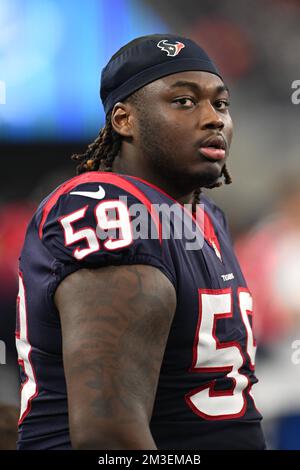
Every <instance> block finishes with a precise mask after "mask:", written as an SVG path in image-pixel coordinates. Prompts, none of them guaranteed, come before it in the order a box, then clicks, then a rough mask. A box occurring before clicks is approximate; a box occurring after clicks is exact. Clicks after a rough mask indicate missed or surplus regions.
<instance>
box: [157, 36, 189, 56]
mask: <svg viewBox="0 0 300 470" xmlns="http://www.w3.org/2000/svg"><path fill="white" fill-rule="evenodd" d="M157 47H159V48H160V49H161V50H163V51H165V52H166V53H167V55H169V56H172V57H174V56H175V55H177V54H179V52H180V51H181V49H183V48H184V47H185V45H184V44H183V43H182V42H178V41H176V44H171V43H170V42H168V41H167V39H162V40H161V41H159V43H157Z"/></svg>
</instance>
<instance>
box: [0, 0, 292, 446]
mask: <svg viewBox="0 0 300 470" xmlns="http://www.w3.org/2000/svg"><path fill="white" fill-rule="evenodd" d="M299 24H300V1H299V0H252V1H249V0H238V1H237V0H222V2H212V1H210V0H201V1H196V0H184V1H182V0H172V1H171V0H166V1H161V0H143V1H142V0H141V1H138V0H109V1H106V0H76V2H73V1H72V0H24V1H22V0H0V158H1V160H0V162H1V166H0V168H1V170H0V175H1V176H0V177H1V182H0V340H2V341H5V343H6V364H1V365H0V403H3V404H8V405H16V406H17V405H18V391H19V385H18V377H17V367H16V357H15V351H14V339H13V332H14V322H15V308H14V305H15V297H16V293H17V284H16V271H17V258H18V254H19V251H20V247H21V244H22V240H23V236H24V230H25V226H26V223H27V221H28V219H29V218H30V216H31V214H32V212H33V210H34V208H35V207H36V205H37V204H38V202H39V201H40V200H41V199H42V198H43V197H44V196H45V195H47V193H49V191H50V190H52V189H53V188H54V187H55V186H57V185H58V184H59V183H60V182H62V181H63V180H65V179H67V178H69V177H72V176H73V174H74V164H73V163H72V162H71V161H70V159H69V156H70V155H71V154H72V153H73V152H75V151H76V152H78V151H80V150H83V149H84V148H85V146H86V144H87V143H88V142H90V141H92V140H93V139H94V138H95V136H96V135H97V133H98V131H99V128H100V127H101V126H102V124H103V119H104V115H103V111H102V109H101V106H100V102H99V78H100V71H101V69H102V67H103V66H104V64H105V63H106V61H107V60H108V59H109V58H110V56H111V55H112V54H113V53H114V52H115V51H116V50H117V49H118V48H119V47H121V46H122V45H123V44H125V43H126V42H128V41H129V40H131V39H133V38H134V37H137V36H140V35H144V34H151V33H155V32H176V33H178V34H182V35H186V36H188V37H191V38H192V39H194V40H196V41H198V42H199V43H200V44H201V45H202V46H203V47H204V48H205V49H206V50H207V51H208V53H209V54H210V55H211V56H212V57H213V58H214V59H215V61H216V62H217V64H218V65H219V68H220V69H221V71H222V72H223V74H224V76H225V77H227V81H228V85H229V87H230V90H231V96H232V105H231V112H232V116H233V119H234V122H235V137H234V142H233V146H232V152H231V160H230V163H229V168H230V171H231V173H232V176H233V184H232V185H231V186H229V187H223V188H221V189H217V190H214V191H213V192H212V193H211V194H210V196H212V197H213V199H215V200H216V201H217V203H218V204H219V205H220V206H221V207H222V208H223V209H224V210H225V212H226V214H227V216H228V218H229V220H230V226H231V230H232V234H233V238H234V241H235V243H236V249H237V253H238V256H239V257H240V260H241V263H242V266H243V268H244V271H245V273H246V276H247V278H248V281H249V284H250V288H251V289H252V292H253V295H254V302H255V307H256V333H257V337H258V346H259V349H258V357H257V363H258V367H257V371H258V375H259V378H260V383H259V384H258V386H257V387H256V388H257V390H256V393H255V391H254V394H255V395H256V396H257V402H258V407H259V409H260V410H261V411H262V413H263V414H264V415H265V422H264V427H265V431H266V435H267V440H268V443H269V446H270V448H277V449H300V399H299V397H300V354H298V350H297V348H299V349H300V210H299V209H300V185H299V181H300V161H299V117H300V115H299V113H300V104H299V105H297V104H296V103H295V104H293V100H292V93H293V89H292V83H293V82H294V81H295V80H300V70H299V68H300V67H299V50H300V31H299ZM299 95H300V94H299ZM294 101H295V100H294ZM296 101H297V100H296ZM37 288H38V287H37ZM1 429H2V428H1V427H0V441H1ZM2 432H5V431H4V430H2Z"/></svg>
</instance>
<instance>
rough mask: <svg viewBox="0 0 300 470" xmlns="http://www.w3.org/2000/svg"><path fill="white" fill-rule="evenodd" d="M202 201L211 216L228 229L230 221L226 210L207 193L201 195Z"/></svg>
mask: <svg viewBox="0 0 300 470" xmlns="http://www.w3.org/2000/svg"><path fill="white" fill-rule="evenodd" d="M201 203H202V204H204V207H205V210H206V212H207V213H208V214H209V215H210V217H211V218H213V219H215V221H217V222H219V223H220V224H221V225H222V226H223V227H224V228H226V230H227V229H228V223H227V218H226V215H225V213H224V211H223V210H222V209H221V208H220V207H219V206H218V205H217V204H216V203H215V202H214V201H213V200H212V199H211V198H210V197H209V196H207V194H205V195H204V194H202V195H201Z"/></svg>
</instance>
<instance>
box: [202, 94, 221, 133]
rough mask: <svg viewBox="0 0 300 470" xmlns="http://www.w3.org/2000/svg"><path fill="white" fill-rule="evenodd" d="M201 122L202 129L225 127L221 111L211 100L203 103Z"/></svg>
mask: <svg viewBox="0 0 300 470" xmlns="http://www.w3.org/2000/svg"><path fill="white" fill-rule="evenodd" d="M199 124H200V127H201V129H219V130H222V129H223V127H224V121H223V119H222V116H220V113H218V111H217V110H216V109H215V108H214V106H213V104H212V103H211V102H210V101H208V100H207V101H206V102H205V103H202V105H201V107H200V112H199Z"/></svg>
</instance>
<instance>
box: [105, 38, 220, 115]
mask: <svg viewBox="0 0 300 470" xmlns="http://www.w3.org/2000/svg"><path fill="white" fill-rule="evenodd" d="M190 70H199V71H204V72H210V73H213V74H215V75H218V76H219V77H220V78H221V79H222V80H223V78H222V76H221V74H220V72H219V71H218V69H217V68H216V66H215V64H214V63H213V62H212V60H211V59H210V58H209V56H208V55H207V53H206V52H205V51H204V50H203V49H202V48H201V47H200V46H198V44H196V43H195V42H194V41H192V40H191V39H188V38H184V37H180V36H175V35H173V34H153V35H149V36H142V37H139V38H137V39H134V40H133V41H131V42H129V43H128V44H126V45H125V46H123V47H122V48H121V49H119V50H118V51H117V52H116V53H115V54H114V55H113V56H112V58H111V59H110V61H109V62H108V64H107V65H106V66H105V67H104V69H103V70H102V74H101V87H100V96H101V100H102V103H103V107H104V110H105V113H106V114H108V113H109V111H111V110H112V108H113V106H114V105H115V104H116V103H117V102H118V101H122V100H124V99H125V98H127V97H128V96H130V95H131V94H132V93H134V92H135V91H137V90H138V89H139V88H142V87H143V86H145V85H147V84H148V83H151V82H153V81H155V80H158V79H159V78H161V77H165V76H166V75H171V74H173V73H177V72H185V71H190Z"/></svg>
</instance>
